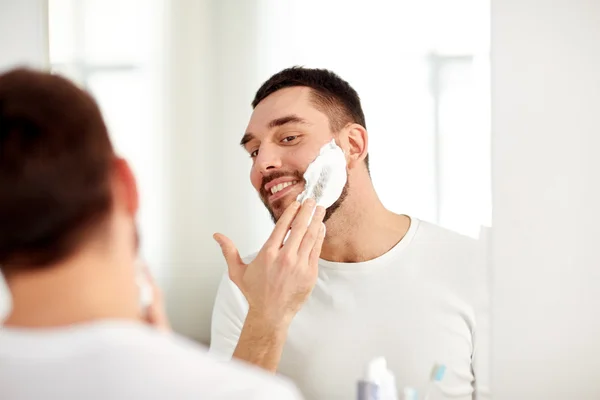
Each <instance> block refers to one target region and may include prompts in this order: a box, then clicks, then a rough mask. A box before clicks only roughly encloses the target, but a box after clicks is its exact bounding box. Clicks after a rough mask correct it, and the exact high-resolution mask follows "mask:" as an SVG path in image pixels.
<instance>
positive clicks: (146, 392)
mask: <svg viewBox="0 0 600 400" xmlns="http://www.w3.org/2000/svg"><path fill="white" fill-rule="evenodd" d="M300 398H301V397H300V395H299V393H298V391H297V389H296V388H295V387H294V386H293V385H291V383H288V382H285V381H283V380H281V379H277V378H275V377H272V376H269V375H267V374H266V373H263V372H262V371H259V370H258V368H254V367H249V366H246V365H242V364H239V363H232V364H230V363H223V362H221V361H217V360H214V359H212V358H211V357H209V356H208V354H207V352H206V351H205V349H204V348H202V347H201V346H199V345H196V344H194V343H193V342H191V341H188V340H187V339H184V338H182V337H176V336H175V335H165V334H161V333H159V332H157V331H155V330H154V329H152V328H150V327H147V326H145V325H142V324H141V323H135V322H124V321H100V322H95V323H89V324H82V325H77V326H71V327H68V328H53V329H16V328H7V327H0V399H2V400H38V399H52V400H54V399H56V400H59V399H60V400H71V399H73V400H75V399H77V400H81V399H85V400H96V399H97V400H125V399H126V400H134V399H135V400H137V399H140V400H142V399H144V400H147V399H161V400H165V399H177V400H184V399H185V400H192V399H193V400H199V399H202V400H204V399H206V400H208V399H219V400H233V399H253V400H262V399H286V400H299V399H300Z"/></svg>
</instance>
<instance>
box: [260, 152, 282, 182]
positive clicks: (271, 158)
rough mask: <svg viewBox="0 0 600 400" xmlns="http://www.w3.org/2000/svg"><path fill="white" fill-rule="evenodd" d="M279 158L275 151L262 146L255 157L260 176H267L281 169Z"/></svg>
mask: <svg viewBox="0 0 600 400" xmlns="http://www.w3.org/2000/svg"><path fill="white" fill-rule="evenodd" d="M281 164H282V163H281V156H280V154H279V152H277V151H276V150H275V149H272V148H269V147H268V146H263V148H261V149H260V150H259V152H258V155H257V156H256V166H257V167H258V169H259V171H260V173H261V174H263V175H264V174H267V173H271V172H273V170H277V169H279V168H281Z"/></svg>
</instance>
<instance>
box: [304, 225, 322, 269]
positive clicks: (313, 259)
mask: <svg viewBox="0 0 600 400" xmlns="http://www.w3.org/2000/svg"><path fill="white" fill-rule="evenodd" d="M320 225H321V226H320V229H319V233H318V235H317V239H316V240H315V242H314V244H313V247H312V250H311V251H310V255H309V257H308V265H309V266H311V267H313V268H318V267H317V266H318V264H319V257H321V248H322V247H323V240H324V239H325V224H323V223H321V224H320Z"/></svg>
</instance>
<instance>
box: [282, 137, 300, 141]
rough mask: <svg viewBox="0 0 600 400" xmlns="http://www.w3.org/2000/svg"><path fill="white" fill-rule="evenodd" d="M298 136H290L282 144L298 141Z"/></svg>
mask: <svg viewBox="0 0 600 400" xmlns="http://www.w3.org/2000/svg"><path fill="white" fill-rule="evenodd" d="M297 137H298V136H288V137H286V138H284V139H283V140H282V142H291V141H292V140H296V138H297Z"/></svg>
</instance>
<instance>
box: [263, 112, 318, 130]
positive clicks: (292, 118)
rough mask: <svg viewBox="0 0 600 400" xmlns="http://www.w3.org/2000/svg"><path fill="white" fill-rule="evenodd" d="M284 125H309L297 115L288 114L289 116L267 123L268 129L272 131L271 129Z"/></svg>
mask: <svg viewBox="0 0 600 400" xmlns="http://www.w3.org/2000/svg"><path fill="white" fill-rule="evenodd" d="M285 124H304V125H309V123H308V121H306V120H305V119H303V118H300V117H299V116H297V115H294V114H290V115H286V116H285V117H281V118H277V119H274V120H273V121H271V122H269V129H273V128H276V127H278V126H282V125H285Z"/></svg>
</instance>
